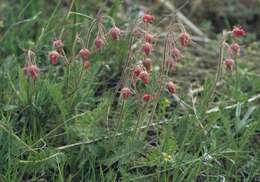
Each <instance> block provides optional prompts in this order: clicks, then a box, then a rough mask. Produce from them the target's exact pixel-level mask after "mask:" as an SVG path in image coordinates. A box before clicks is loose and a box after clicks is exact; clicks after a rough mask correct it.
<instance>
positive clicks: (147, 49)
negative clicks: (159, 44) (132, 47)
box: [143, 42, 153, 56]
mask: <svg viewBox="0 0 260 182" xmlns="http://www.w3.org/2000/svg"><path fill="white" fill-rule="evenodd" d="M152 50H153V46H152V44H150V43H149V42H146V43H145V44H144V46H143V51H144V53H145V54H146V55H147V56H148V55H150V54H151V52H152Z"/></svg>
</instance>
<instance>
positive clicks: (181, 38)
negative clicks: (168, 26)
mask: <svg viewBox="0 0 260 182" xmlns="http://www.w3.org/2000/svg"><path fill="white" fill-rule="evenodd" d="M190 40H191V37H190V35H189V34H188V33H186V32H182V33H181V34H180V35H179V41H180V43H181V45H182V46H183V47H186V46H187V45H188V44H189V43H190Z"/></svg>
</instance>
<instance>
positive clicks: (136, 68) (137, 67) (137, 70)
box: [133, 66, 142, 77]
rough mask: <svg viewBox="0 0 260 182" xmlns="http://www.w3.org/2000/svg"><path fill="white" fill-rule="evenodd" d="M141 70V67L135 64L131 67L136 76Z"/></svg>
mask: <svg viewBox="0 0 260 182" xmlns="http://www.w3.org/2000/svg"><path fill="white" fill-rule="evenodd" d="M141 72H142V68H141V67H140V66H135V67H134V69H133V74H134V76H136V77H138V76H139V75H140V73H141Z"/></svg>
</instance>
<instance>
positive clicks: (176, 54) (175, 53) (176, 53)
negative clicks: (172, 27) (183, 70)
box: [172, 47, 182, 61]
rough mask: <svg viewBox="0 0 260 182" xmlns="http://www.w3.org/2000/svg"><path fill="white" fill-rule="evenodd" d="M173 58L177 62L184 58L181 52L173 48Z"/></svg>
mask: <svg viewBox="0 0 260 182" xmlns="http://www.w3.org/2000/svg"><path fill="white" fill-rule="evenodd" d="M172 57H173V59H174V60H175V61H179V60H180V59H181V57H182V54H181V51H180V50H179V49H177V48H176V47H174V48H172Z"/></svg>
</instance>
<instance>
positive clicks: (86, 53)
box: [79, 48, 90, 60]
mask: <svg viewBox="0 0 260 182" xmlns="http://www.w3.org/2000/svg"><path fill="white" fill-rule="evenodd" d="M79 55H80V57H81V58H82V59H83V60H88V58H89V55H90V52H89V50H88V49H86V48H83V49H81V50H80V51H79Z"/></svg>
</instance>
